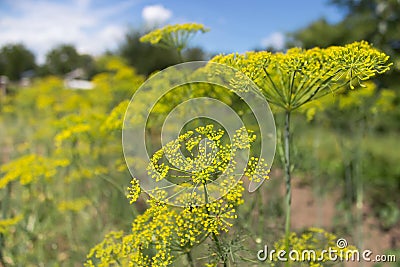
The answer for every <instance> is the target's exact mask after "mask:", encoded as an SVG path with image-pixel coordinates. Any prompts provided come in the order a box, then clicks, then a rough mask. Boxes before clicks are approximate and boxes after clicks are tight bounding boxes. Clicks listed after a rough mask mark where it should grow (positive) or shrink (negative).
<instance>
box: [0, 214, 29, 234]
mask: <svg viewBox="0 0 400 267" xmlns="http://www.w3.org/2000/svg"><path fill="white" fill-rule="evenodd" d="M22 218H23V217H22V215H18V216H15V217H14V218H11V219H4V220H0V234H5V233H7V232H8V231H9V229H10V228H11V227H12V226H14V225H16V224H17V223H18V222H19V221H21V220H22Z"/></svg>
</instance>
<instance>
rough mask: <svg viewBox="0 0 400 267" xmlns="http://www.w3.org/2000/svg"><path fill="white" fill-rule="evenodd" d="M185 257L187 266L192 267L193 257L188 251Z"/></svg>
mask: <svg viewBox="0 0 400 267" xmlns="http://www.w3.org/2000/svg"><path fill="white" fill-rule="evenodd" d="M186 256H187V259H188V262H189V266H190V267H194V262H193V257H192V254H191V253H190V251H188V252H186Z"/></svg>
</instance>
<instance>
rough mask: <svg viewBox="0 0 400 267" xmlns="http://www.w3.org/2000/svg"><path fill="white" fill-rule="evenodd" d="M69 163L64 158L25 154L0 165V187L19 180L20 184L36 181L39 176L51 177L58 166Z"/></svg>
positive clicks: (55, 172)
mask: <svg viewBox="0 0 400 267" xmlns="http://www.w3.org/2000/svg"><path fill="white" fill-rule="evenodd" d="M68 165H69V161H68V160H66V159H51V158H47V157H43V156H40V155H35V154H31V155H25V156H22V157H20V158H17V159H15V160H13V161H11V162H8V163H7V164H4V165H2V166H1V167H0V173H2V174H3V175H2V178H0V189H1V188H4V187H5V186H6V185H7V184H8V183H10V182H12V181H15V180H19V182H20V184H21V185H26V184H30V183H34V182H36V181H37V180H38V179H39V178H45V179H51V178H53V177H54V176H55V175H56V174H57V171H58V169H59V168H60V167H65V166H68Z"/></svg>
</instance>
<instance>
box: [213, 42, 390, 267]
mask: <svg viewBox="0 0 400 267" xmlns="http://www.w3.org/2000/svg"><path fill="white" fill-rule="evenodd" d="M388 59H389V56H387V55H386V54H384V53H382V52H380V51H379V50H377V49H375V48H374V47H373V46H372V45H370V44H368V43H367V42H365V41H360V42H354V43H351V44H348V45H345V46H332V47H328V48H313V49H309V50H304V49H301V48H292V49H289V50H288V51H287V52H286V53H270V52H267V51H260V52H247V53H245V54H237V53H234V54H229V55H218V56H216V57H214V58H213V59H212V60H211V61H213V62H217V63H223V64H226V65H229V66H231V67H234V68H236V69H238V70H240V71H242V72H243V73H245V74H246V75H247V76H248V77H249V78H251V79H252V80H253V81H254V83H255V84H256V85H258V87H259V88H260V93H261V94H262V95H263V97H265V99H267V100H268V102H269V103H271V104H273V105H274V106H275V107H276V108H277V110H278V111H282V113H283V129H282V132H283V134H282V139H283V141H282V148H281V150H280V152H281V158H282V162H283V166H284V173H285V181H286V194H285V195H286V196H285V207H286V219H285V236H286V251H289V248H290V233H291V231H290V228H291V227H290V220H291V211H290V208H291V202H292V197H291V194H292V193H291V191H292V187H291V179H292V171H293V168H294V165H293V162H291V156H290V155H291V146H292V145H291V143H292V138H291V129H290V126H291V114H292V113H293V111H296V110H298V109H299V108H301V107H302V106H304V105H305V104H307V103H309V102H311V101H313V100H316V99H320V98H322V97H324V96H326V95H328V94H334V93H336V92H338V91H339V90H342V89H343V88H350V89H354V88H355V86H358V85H359V86H362V82H363V81H366V80H368V79H370V78H372V77H374V76H375V75H377V74H382V73H384V72H386V71H388V70H389V68H390V65H391V63H388ZM287 265H289V263H287Z"/></svg>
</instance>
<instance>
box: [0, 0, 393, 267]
mask: <svg viewBox="0 0 400 267" xmlns="http://www.w3.org/2000/svg"><path fill="white" fill-rule="evenodd" d="M330 4H331V5H335V6H337V7H338V8H340V9H342V10H343V11H345V12H346V16H345V17H344V19H343V20H342V21H340V22H338V23H335V24H331V23H328V22H327V21H326V20H325V19H323V18H321V19H320V20H317V21H315V22H313V23H311V24H310V25H308V26H307V27H305V28H302V29H299V30H297V31H296V32H292V33H288V37H289V38H288V42H287V44H286V48H290V47H294V46H300V47H304V48H312V47H316V46H319V47H327V46H331V45H344V44H347V43H350V42H353V41H358V40H366V41H369V42H371V43H373V44H374V46H375V47H377V48H379V49H381V50H382V51H384V52H385V53H386V54H388V55H390V56H391V59H390V60H391V61H392V62H393V63H394V65H393V67H392V70H391V71H390V73H388V74H385V75H382V76H379V77H378V78H376V79H375V80H374V82H372V83H368V84H366V86H367V88H363V89H359V88H356V89H355V90H354V91H351V92H349V91H346V92H345V93H338V94H335V95H334V96H332V97H329V98H326V99H324V100H323V101H322V100H321V101H314V102H311V103H310V104H309V105H307V106H306V107H304V108H303V109H302V110H301V111H300V112H298V113H297V115H296V116H295V118H294V124H295V125H294V135H295V138H296V140H298V142H296V147H295V149H294V157H296V160H295V161H296V162H301V164H300V165H299V166H296V167H297V171H296V173H295V174H294V175H295V176H296V177H297V178H298V181H299V183H300V186H304V185H306V186H307V185H310V186H312V193H313V195H314V197H315V198H316V199H317V203H322V202H323V201H322V200H323V199H325V198H330V197H331V199H335V200H336V201H337V203H335V207H336V209H337V212H339V213H340V214H342V216H341V220H334V221H332V224H331V226H330V227H331V228H332V229H333V230H337V231H340V233H341V234H343V235H345V234H352V233H353V231H354V230H355V226H354V225H355V224H356V223H358V222H359V218H358V219H357V218H356V214H357V213H355V212H354V207H355V206H356V204H357V198H356V195H355V192H357V190H363V194H362V195H363V197H364V199H363V200H362V201H363V203H364V205H365V207H366V208H365V209H364V210H363V213H362V216H363V218H366V216H372V217H373V218H375V219H376V220H377V222H378V223H377V224H376V225H374V227H375V229H378V230H379V231H381V232H382V233H384V232H390V231H392V232H393V231H395V230H396V229H399V226H400V223H399V221H400V199H399V197H398V196H399V193H400V165H399V164H398V162H400V153H398V151H400V143H399V141H398V136H399V133H400V98H399V96H400V93H399V90H400V79H399V74H400V73H399V72H400V2H399V1H397V0H358V1H354V0H332V1H331V2H330ZM143 34H144V32H143V31H142V30H137V29H128V30H127V33H126V36H125V38H124V40H123V41H122V42H121V43H120V45H119V47H118V49H116V50H115V51H109V52H107V53H106V54H105V55H102V56H98V57H92V56H90V55H85V54H80V53H78V51H77V50H76V49H75V48H74V46H72V45H70V44H61V45H59V46H58V47H55V48H54V49H53V50H51V51H49V52H48V54H47V55H46V59H45V62H44V63H43V64H38V63H37V62H36V61H35V56H34V54H33V53H32V52H31V51H30V50H29V48H27V47H25V46H24V45H22V44H8V45H5V46H3V47H2V48H1V49H0V75H5V76H7V77H8V79H9V82H8V84H7V86H6V89H5V90H4V92H3V93H2V91H1V90H0V137H1V138H0V163H1V166H0V266H2V265H3V266H60V265H62V266H81V264H82V262H83V261H84V259H85V255H86V254H87V252H88V249H89V248H90V247H92V246H93V245H94V244H96V243H98V242H100V241H101V240H102V239H103V237H104V235H105V234H106V233H107V232H109V231H110V230H116V229H118V230H119V229H121V230H128V229H129V228H130V223H131V221H132V220H133V218H135V216H136V215H137V214H139V213H141V212H143V210H144V209H145V208H146V205H147V204H146V203H145V201H144V199H143V198H145V197H144V196H142V197H141V198H140V199H139V201H138V202H137V204H135V205H134V206H130V205H129V203H128V201H127V200H126V198H125V195H126V191H125V190H126V187H127V186H128V184H129V181H130V179H131V177H130V174H129V172H128V170H127V168H126V166H125V162H124V159H123V154H122V145H121V126H122V119H123V115H124V111H125V107H126V105H127V101H128V100H129V99H130V97H131V96H132V94H133V93H134V91H135V90H136V89H137V88H138V87H139V86H140V85H141V84H142V83H143V82H144V80H145V79H146V77H148V76H149V75H151V74H152V73H154V72H156V71H158V70H161V69H164V68H166V67H168V66H171V65H173V64H176V63H178V62H179V57H178V55H177V53H176V51H173V50H166V49H163V48H159V47H154V46H151V45H150V44H147V43H141V42H140V41H139V39H140V37H141V36H142V35H143ZM210 52H211V53H214V52H215V51H209V52H208V51H204V50H203V49H202V48H201V47H195V48H189V49H187V50H186V51H184V53H183V58H184V60H185V61H191V60H208V59H209V58H210ZM76 70H81V71H80V72H78V74H76V76H74V75H75V74H74V73H75V72H74V71H76ZM70 77H72V78H75V77H79V78H80V79H87V80H90V81H91V82H92V84H93V89H92V90H71V89H68V88H67V86H66V83H65V80H66V79H68V78H70ZM26 78H28V79H29V82H28V83H23V81H24V79H26ZM218 93H219V92H217V94H218ZM229 97H232V96H229ZM237 101H238V100H237V99H234V98H233V97H232V99H231V100H230V101H228V100H227V101H226V102H231V103H236V102H237ZM305 121H307V123H306V122H305ZM281 168H282V166H281V165H280V163H279V161H278V160H276V161H275V163H274V168H273V174H272V175H271V176H272V177H273V178H274V175H275V177H278V178H279V179H271V181H269V182H268V184H266V185H264V186H263V187H262V188H261V189H260V190H258V191H257V192H256V193H255V194H254V195H252V196H248V197H247V198H246V199H248V200H249V201H248V202H246V204H245V205H243V207H241V209H240V211H239V212H240V215H239V223H238V224H237V225H235V228H236V230H237V232H240V231H246V232H247V233H249V236H250V237H249V244H251V245H250V246H254V249H253V251H257V250H256V249H257V244H258V243H259V240H275V241H277V240H278V239H279V238H278V237H279V235H277V234H276V233H280V234H281V233H282V232H283V227H282V223H283V221H284V217H283V207H282V205H281V203H283V201H282V199H281V198H282V196H281V195H279V194H275V192H280V191H281V186H282V183H281V181H280V180H281V179H280V176H279V175H280V169H281ZM360 181H361V182H362V186H361V187H360V184H359V182H360ZM338 188H340V190H339V192H337V190H338ZM337 194H339V197H338V196H337ZM321 205H322V204H321ZM240 218H241V219H240ZM392 232H391V233H392ZM271 243H272V242H271ZM399 244H400V237H399V234H398V233H397V235H392V236H391V241H390V244H388V245H387V246H386V247H387V248H390V249H391V251H392V253H397V254H398V251H399V250H398V248H399ZM382 252H383V251H382ZM253 256H254V255H253ZM385 266H386V265H385ZM393 266H396V265H393ZM397 266H398V265H397Z"/></svg>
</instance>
